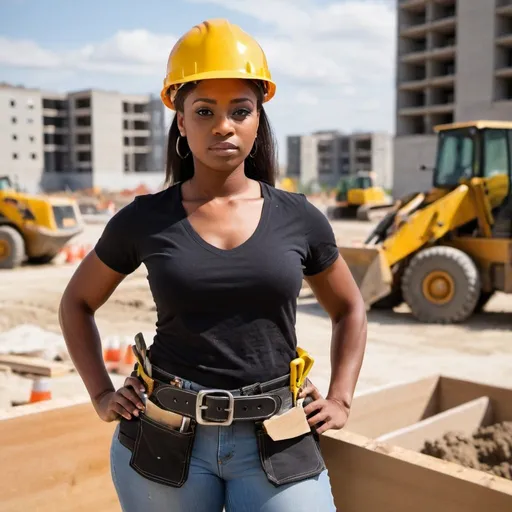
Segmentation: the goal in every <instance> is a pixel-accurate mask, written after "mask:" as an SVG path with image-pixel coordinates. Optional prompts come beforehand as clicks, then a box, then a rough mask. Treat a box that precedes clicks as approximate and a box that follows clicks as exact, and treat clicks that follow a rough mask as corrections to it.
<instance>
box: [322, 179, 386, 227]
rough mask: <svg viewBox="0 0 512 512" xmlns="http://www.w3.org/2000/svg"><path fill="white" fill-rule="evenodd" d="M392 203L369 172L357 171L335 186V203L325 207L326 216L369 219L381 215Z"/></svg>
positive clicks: (333, 218)
mask: <svg viewBox="0 0 512 512" xmlns="http://www.w3.org/2000/svg"><path fill="white" fill-rule="evenodd" d="M392 205H393V201H392V199H391V198H390V197H389V196H388V195H387V194H386V192H385V191H384V189H383V188H382V187H378V186H376V185H375V179H374V175H373V173H371V172H365V171H358V172H357V173H356V174H355V175H353V176H345V177H343V178H341V179H340V181H339V182H338V185H337V187H336V203H335V204H334V205H332V206H329V207H328V208H327V218H328V219H330V220H335V219H359V220H365V221H370V220H374V219H375V218H376V217H377V216H379V214H380V217H382V216H383V215H384V214H386V213H387V211H388V210H389V209H390V207H391V206H392Z"/></svg>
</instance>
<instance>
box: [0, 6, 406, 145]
mask: <svg viewBox="0 0 512 512" xmlns="http://www.w3.org/2000/svg"><path fill="white" fill-rule="evenodd" d="M187 1H188V2H189V3H194V4H198V9H197V10H198V11H199V10H200V5H199V4H206V3H208V4H213V5H216V6H218V7H222V8H224V9H228V10H230V11H231V12H233V13H234V14H243V15H245V16H244V17H242V18H238V19H239V22H240V23H241V24H242V26H243V28H244V29H246V30H247V31H249V32H250V33H251V34H252V35H253V36H254V37H255V38H256V39H257V40H258V41H259V43H260V44H261V46H262V47H263V49H264V50H265V53H266V55H267V58H268V61H269V65H270V67H271V71H272V74H273V77H274V78H275V79H276V82H277V95H276V98H275V101H273V102H271V103H270V104H269V105H268V107H267V110H268V111H269V113H271V114H272V117H273V119H274V120H275V122H274V126H275V127H276V131H277V134H278V138H279V142H280V144H281V148H282V149H284V148H285V147H286V145H285V144H284V137H285V136H286V135H287V134H290V133H307V132H311V131H314V130H319V129H336V128H337V129H340V130H345V131H350V130H353V129H365V130H372V129H376V130H382V129H386V130H392V128H393V124H394V115H393V108H394V87H395V84H394V65H395V38H396V30H395V23H396V21H395V9H396V7H395V5H394V1H393V0H338V1H334V0H333V1H332V2H331V3H330V4H325V3H323V2H322V4H321V5H319V3H316V2H314V1H313V0H257V1H255V0H235V1H234V0H187ZM254 20H256V21H258V22H259V23H258V24H257V26H258V27H261V28H258V29H253V26H254V23H253V22H254ZM198 21H201V20H200V19H199V20H198ZM176 39H177V37H176V36H175V35H168V34H157V33H152V32H150V31H148V30H122V31H118V32H116V33H115V34H113V35H112V36H111V37H110V38H108V39H106V40H103V41H94V42H91V43H90V44H87V45H85V46H83V47H79V48H75V49H63V50H59V51H50V50H48V49H46V48H43V47H40V46H38V45H37V44H36V43H34V42H32V41H27V40H14V39H8V38H5V37H4V38H0V66H1V65H4V66H5V65H6V66H9V67H18V68H25V69H33V70H34V71H35V70H38V72H43V71H44V70H45V69H46V70H48V71H46V72H50V71H51V70H58V72H59V73H63V72H69V73H74V74H75V75H76V77H77V78H76V82H77V83H79V84H81V83H82V82H83V81H84V80H83V78H84V72H86V73H90V75H91V77H89V76H87V79H89V81H93V80H97V81H98V85H99V86H100V87H103V86H106V87H109V86H110V84H112V83H116V82H117V81H119V77H120V76H123V75H124V76H128V77H130V84H140V85H142V84H144V87H150V88H152V89H153V90H157V89H158V87H159V86H160V84H161V80H162V79H163V76H164V73H165V66H166V63H167V57H168V54H169V51H170V50H171V48H172V46H173V45H174V43H175V41H176ZM80 72H82V73H80ZM94 73H96V74H94ZM109 77H111V78H109ZM143 77H146V78H143ZM107 84H108V85H107ZM151 84H153V85H151ZM31 85H36V84H31ZM91 85H92V84H91ZM80 86H81V85H80ZM134 86H135V85H134ZM116 88H119V87H118V86H116Z"/></svg>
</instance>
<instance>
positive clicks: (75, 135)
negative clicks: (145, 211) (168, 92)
mask: <svg viewBox="0 0 512 512" xmlns="http://www.w3.org/2000/svg"><path fill="white" fill-rule="evenodd" d="M165 137H166V134H165V121H164V106H163V104H162V102H161V101H160V99H159V98H157V97H152V96H150V95H126V94H120V93H118V92H108V91H99V90H86V91H80V92H71V93H67V94H60V93H52V92H45V91H41V90H38V89H27V88H24V87H13V86H10V85H6V84H2V85H0V148H1V149H0V168H1V171H0V174H3V175H5V174H7V175H9V176H10V177H11V178H12V179H13V181H15V182H17V183H19V185H20V187H22V188H23V189H25V190H26V191H29V192H32V191H34V192H36V191H40V190H61V189H66V188H69V189H71V190H76V189H80V188H89V187H92V186H95V187H96V186H97V187H101V188H104V189H107V190H108V189H121V188H134V187H136V186H138V185H139V184H145V185H147V186H149V187H150V188H154V187H158V186H160V185H161V184H162V183H163V181H164V165H165V151H164V146H165Z"/></svg>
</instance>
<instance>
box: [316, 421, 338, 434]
mask: <svg viewBox="0 0 512 512" xmlns="http://www.w3.org/2000/svg"><path fill="white" fill-rule="evenodd" d="M331 428H335V425H334V423H333V422H332V421H326V422H325V423H324V424H323V425H320V426H319V427H317V429H316V433H317V434H323V433H324V432H326V431H327V430H330V429H331Z"/></svg>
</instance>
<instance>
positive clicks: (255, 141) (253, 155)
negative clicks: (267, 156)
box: [249, 138, 258, 158]
mask: <svg viewBox="0 0 512 512" xmlns="http://www.w3.org/2000/svg"><path fill="white" fill-rule="evenodd" d="M253 151H254V152H253ZM257 152H258V139H257V138H256V139H254V146H253V147H252V149H251V152H250V153H249V156H250V157H251V158H254V157H255V156H256V153H257Z"/></svg>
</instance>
